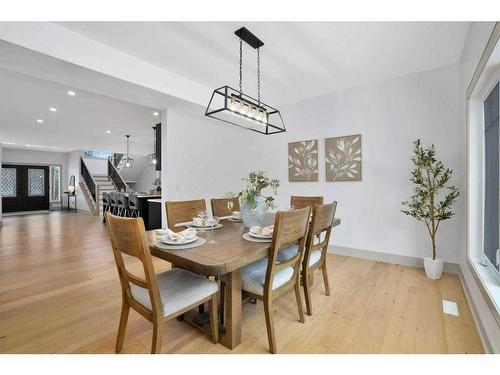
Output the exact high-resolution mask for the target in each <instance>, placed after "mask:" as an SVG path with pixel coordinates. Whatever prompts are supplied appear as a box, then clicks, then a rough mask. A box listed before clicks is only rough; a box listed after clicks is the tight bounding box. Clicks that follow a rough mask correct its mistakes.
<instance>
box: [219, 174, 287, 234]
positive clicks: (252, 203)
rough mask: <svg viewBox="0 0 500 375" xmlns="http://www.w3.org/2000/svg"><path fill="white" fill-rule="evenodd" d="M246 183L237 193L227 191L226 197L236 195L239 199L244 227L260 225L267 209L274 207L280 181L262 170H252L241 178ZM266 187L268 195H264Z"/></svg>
mask: <svg viewBox="0 0 500 375" xmlns="http://www.w3.org/2000/svg"><path fill="white" fill-rule="evenodd" d="M242 180H243V181H244V182H245V183H246V185H245V187H244V189H243V190H242V191H240V192H238V193H233V192H228V193H226V198H228V199H229V198H235V197H237V198H238V199H239V200H240V210H241V216H242V218H243V223H244V224H245V226H246V227H252V226H254V225H260V224H261V223H262V221H263V220H264V216H265V214H266V212H267V210H268V209H272V208H274V197H275V196H276V194H277V193H278V187H279V186H280V183H279V181H278V180H277V179H270V178H269V177H268V176H267V173H266V172H264V171H254V172H250V173H249V174H248V177H245V178H243V179H242ZM266 189H268V190H269V189H270V190H271V194H270V195H264V191H265V190H266Z"/></svg>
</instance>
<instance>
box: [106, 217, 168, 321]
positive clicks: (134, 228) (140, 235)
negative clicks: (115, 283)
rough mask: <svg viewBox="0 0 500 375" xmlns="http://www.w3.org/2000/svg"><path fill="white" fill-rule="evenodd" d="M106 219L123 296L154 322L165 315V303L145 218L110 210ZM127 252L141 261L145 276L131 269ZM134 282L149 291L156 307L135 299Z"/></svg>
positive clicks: (152, 302) (135, 308) (152, 303)
mask: <svg viewBox="0 0 500 375" xmlns="http://www.w3.org/2000/svg"><path fill="white" fill-rule="evenodd" d="M106 222H107V227H108V232H109V235H110V237H111V246H112V247H113V255H114V257H115V262H116V267H117V269H118V276H119V277H120V284H121V288H122V296H123V298H124V299H126V300H127V303H128V304H129V306H130V307H132V308H133V309H134V310H136V311H137V312H138V313H140V314H141V315H142V316H144V317H145V318H146V319H148V320H150V321H152V319H153V315H156V316H162V312H163V305H162V302H161V298H160V293H159V291H158V284H157V282H156V277H155V271H154V268H153V261H152V259H151V253H150V252H149V243H148V239H147V236H146V230H145V228H144V221H143V220H142V218H140V217H139V218H133V219H132V218H122V217H119V216H115V215H113V214H111V213H110V212H109V211H108V212H106ZM123 254H126V255H129V256H131V257H134V258H137V259H139V260H140V261H141V263H142V266H143V271H144V276H145V277H142V276H138V275H134V274H133V273H132V272H130V271H129V270H127V268H126V266H125V262H124V259H123ZM131 283H132V284H134V285H137V286H138V287H141V288H144V289H147V290H148V291H149V298H150V299H151V306H152V310H149V309H148V308H146V307H145V306H143V305H142V304H140V303H139V302H137V301H136V300H135V299H134V297H133V296H132V293H131V291H130V284H131ZM157 314H160V315H157Z"/></svg>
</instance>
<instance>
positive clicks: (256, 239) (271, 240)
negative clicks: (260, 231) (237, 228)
mask: <svg viewBox="0 0 500 375" xmlns="http://www.w3.org/2000/svg"><path fill="white" fill-rule="evenodd" d="M242 237H243V239H245V240H247V241H250V242H267V243H271V242H273V239H272V238H270V239H268V240H264V239H260V238H255V237H252V236H250V234H248V233H243V236H242Z"/></svg>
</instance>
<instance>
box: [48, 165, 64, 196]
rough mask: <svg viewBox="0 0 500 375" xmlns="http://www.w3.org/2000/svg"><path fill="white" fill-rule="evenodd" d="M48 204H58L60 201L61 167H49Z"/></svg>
mask: <svg viewBox="0 0 500 375" xmlns="http://www.w3.org/2000/svg"><path fill="white" fill-rule="evenodd" d="M49 168H50V173H49V175H50V202H51V203H58V202H60V201H61V167H60V166H58V165H51V166H50V167H49Z"/></svg>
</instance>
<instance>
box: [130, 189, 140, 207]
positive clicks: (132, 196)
mask: <svg viewBox="0 0 500 375" xmlns="http://www.w3.org/2000/svg"><path fill="white" fill-rule="evenodd" d="M128 205H129V207H130V208H131V209H133V210H134V209H138V208H139V199H138V198H137V195H136V194H132V193H129V195H128Z"/></svg>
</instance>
